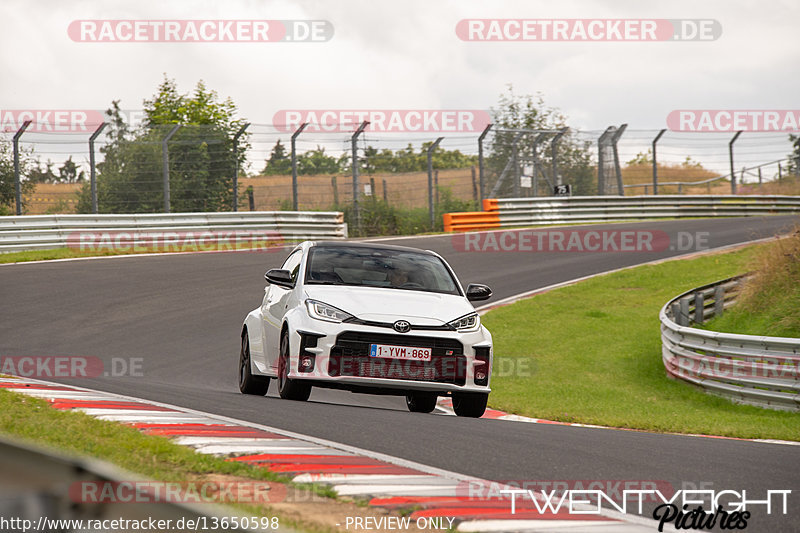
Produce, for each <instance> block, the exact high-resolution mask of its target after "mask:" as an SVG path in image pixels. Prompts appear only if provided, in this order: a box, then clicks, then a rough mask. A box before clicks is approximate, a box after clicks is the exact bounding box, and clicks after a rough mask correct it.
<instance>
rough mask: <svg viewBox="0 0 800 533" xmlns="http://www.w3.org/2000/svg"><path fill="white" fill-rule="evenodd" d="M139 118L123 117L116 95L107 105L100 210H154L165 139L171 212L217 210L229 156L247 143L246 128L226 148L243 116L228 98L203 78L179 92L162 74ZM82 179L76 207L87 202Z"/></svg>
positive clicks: (230, 167)
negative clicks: (134, 122)
mask: <svg viewBox="0 0 800 533" xmlns="http://www.w3.org/2000/svg"><path fill="white" fill-rule="evenodd" d="M143 105H144V121H143V124H142V125H141V126H140V127H138V128H135V129H133V130H131V129H130V126H129V125H127V123H126V122H125V121H124V120H123V117H122V116H121V111H120V109H119V101H118V100H115V101H113V102H112V107H111V108H110V109H109V111H107V114H108V116H109V122H110V123H111V128H110V130H109V132H108V135H107V139H108V144H107V145H106V146H105V147H103V148H102V149H101V150H102V152H103V154H104V156H105V157H104V161H103V163H101V164H98V170H99V173H98V178H97V185H98V197H99V198H98V204H99V208H100V210H101V211H102V212H158V211H161V210H162V209H163V200H164V197H163V179H162V150H161V145H162V141H163V140H164V138H165V137H166V135H167V134H168V133H169V132H170V131H171V130H172V128H173V127H174V126H175V125H180V129H179V130H178V131H177V133H176V134H175V135H174V136H173V137H172V138H171V139H170V141H169V143H168V150H169V181H170V209H171V211H174V212H190V211H224V210H228V209H231V205H232V181H233V180H232V178H233V173H234V167H235V162H236V159H238V160H239V164H240V165H241V166H243V165H244V162H245V153H246V150H247V148H248V147H249V145H248V143H247V137H246V134H245V135H244V136H243V137H242V139H241V140H240V142H239V145H238V151H237V152H236V153H235V154H234V150H233V136H234V135H235V134H236V132H237V131H238V130H239V129H240V128H241V126H242V125H243V124H244V120H242V119H238V118H236V113H237V110H236V106H235V104H234V103H233V101H232V100H231V99H230V98H227V99H224V100H223V99H220V97H219V95H218V94H217V93H216V91H213V90H210V89H208V87H206V85H205V83H204V82H203V81H200V82H198V83H197V85H196V87H195V90H194V92H192V93H191V94H189V93H181V92H180V91H179V90H178V87H177V84H176V83H175V81H174V80H171V79H169V78H167V77H166V76H165V78H164V80H163V81H162V83H161V84H160V85H159V86H158V88H157V90H156V93H155V95H153V97H152V98H149V99H145V100H144V102H143ZM90 205H91V199H90V198H89V192H88V187H84V190H83V191H82V195H81V201H80V202H79V205H78V209H79V211H82V212H86V211H88V209H89V208H90Z"/></svg>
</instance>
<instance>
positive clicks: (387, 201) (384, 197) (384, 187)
mask: <svg viewBox="0 0 800 533" xmlns="http://www.w3.org/2000/svg"><path fill="white" fill-rule="evenodd" d="M383 203H385V204H386V205H389V198H388V196H386V180H383Z"/></svg>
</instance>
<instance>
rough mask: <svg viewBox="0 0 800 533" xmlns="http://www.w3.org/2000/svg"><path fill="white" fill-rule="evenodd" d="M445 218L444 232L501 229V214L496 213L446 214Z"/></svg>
mask: <svg viewBox="0 0 800 533" xmlns="http://www.w3.org/2000/svg"><path fill="white" fill-rule="evenodd" d="M443 218H444V230H445V231H448V232H451V231H472V230H481V229H496V228H499V227H500V214H499V213H496V212H495V213H492V212H488V213H487V212H486V211H474V212H471V213H469V212H468V213H445V214H444V215H443Z"/></svg>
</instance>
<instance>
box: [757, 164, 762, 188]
mask: <svg viewBox="0 0 800 533" xmlns="http://www.w3.org/2000/svg"><path fill="white" fill-rule="evenodd" d="M761 184H762V181H761V167H758V186H759V187H761Z"/></svg>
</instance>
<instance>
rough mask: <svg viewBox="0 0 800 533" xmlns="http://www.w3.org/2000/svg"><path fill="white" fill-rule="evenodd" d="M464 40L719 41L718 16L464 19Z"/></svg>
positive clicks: (460, 25) (460, 30) (461, 28)
mask: <svg viewBox="0 0 800 533" xmlns="http://www.w3.org/2000/svg"><path fill="white" fill-rule="evenodd" d="M456 35H457V36H458V38H459V39H461V40H462V41H589V42H596V41H715V40H717V39H719V37H720V35H722V25H721V24H720V23H719V22H718V21H716V20H714V19H463V20H460V21H459V22H458V24H456Z"/></svg>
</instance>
